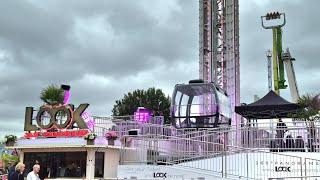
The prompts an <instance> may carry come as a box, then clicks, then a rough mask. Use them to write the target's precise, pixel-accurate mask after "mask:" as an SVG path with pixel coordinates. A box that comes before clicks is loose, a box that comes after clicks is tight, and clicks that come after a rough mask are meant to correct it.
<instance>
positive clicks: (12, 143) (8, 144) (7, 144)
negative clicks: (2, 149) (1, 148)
mask: <svg viewBox="0 0 320 180" xmlns="http://www.w3.org/2000/svg"><path fill="white" fill-rule="evenodd" d="M13 145H14V141H9V142H6V146H13Z"/></svg>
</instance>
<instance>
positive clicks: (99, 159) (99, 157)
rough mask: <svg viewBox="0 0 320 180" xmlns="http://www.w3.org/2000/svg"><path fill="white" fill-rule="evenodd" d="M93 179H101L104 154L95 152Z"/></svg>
mask: <svg viewBox="0 0 320 180" xmlns="http://www.w3.org/2000/svg"><path fill="white" fill-rule="evenodd" d="M95 156H96V159H95V165H94V167H95V168H94V169H95V171H94V177H98V178H103V171H104V152H96V155H95Z"/></svg>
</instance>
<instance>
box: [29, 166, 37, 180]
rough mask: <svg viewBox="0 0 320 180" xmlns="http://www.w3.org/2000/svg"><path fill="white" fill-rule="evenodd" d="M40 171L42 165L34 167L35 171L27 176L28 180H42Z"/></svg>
mask: <svg viewBox="0 0 320 180" xmlns="http://www.w3.org/2000/svg"><path fill="white" fill-rule="evenodd" d="M39 171H40V165H39V164H35V165H34V166H33V170H32V171H31V172H29V174H28V176H27V180H40V178H39Z"/></svg>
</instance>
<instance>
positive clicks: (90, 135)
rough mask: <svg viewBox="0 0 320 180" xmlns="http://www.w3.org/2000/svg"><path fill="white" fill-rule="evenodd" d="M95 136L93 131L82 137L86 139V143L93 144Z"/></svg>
mask: <svg viewBox="0 0 320 180" xmlns="http://www.w3.org/2000/svg"><path fill="white" fill-rule="evenodd" d="M96 137H97V135H96V134H95V133H88V134H87V135H85V136H84V139H85V140H87V145H94V139H95V138H96Z"/></svg>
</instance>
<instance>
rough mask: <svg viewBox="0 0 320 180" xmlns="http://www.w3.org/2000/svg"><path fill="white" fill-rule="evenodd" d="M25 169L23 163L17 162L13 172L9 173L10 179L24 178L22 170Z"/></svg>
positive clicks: (18, 179) (22, 179) (19, 179)
mask: <svg viewBox="0 0 320 180" xmlns="http://www.w3.org/2000/svg"><path fill="white" fill-rule="evenodd" d="M24 170H25V165H24V164H23V163H21V162H20V163H18V164H17V165H16V168H15V172H14V173H13V174H12V175H11V180H24V176H23V172H24Z"/></svg>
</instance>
